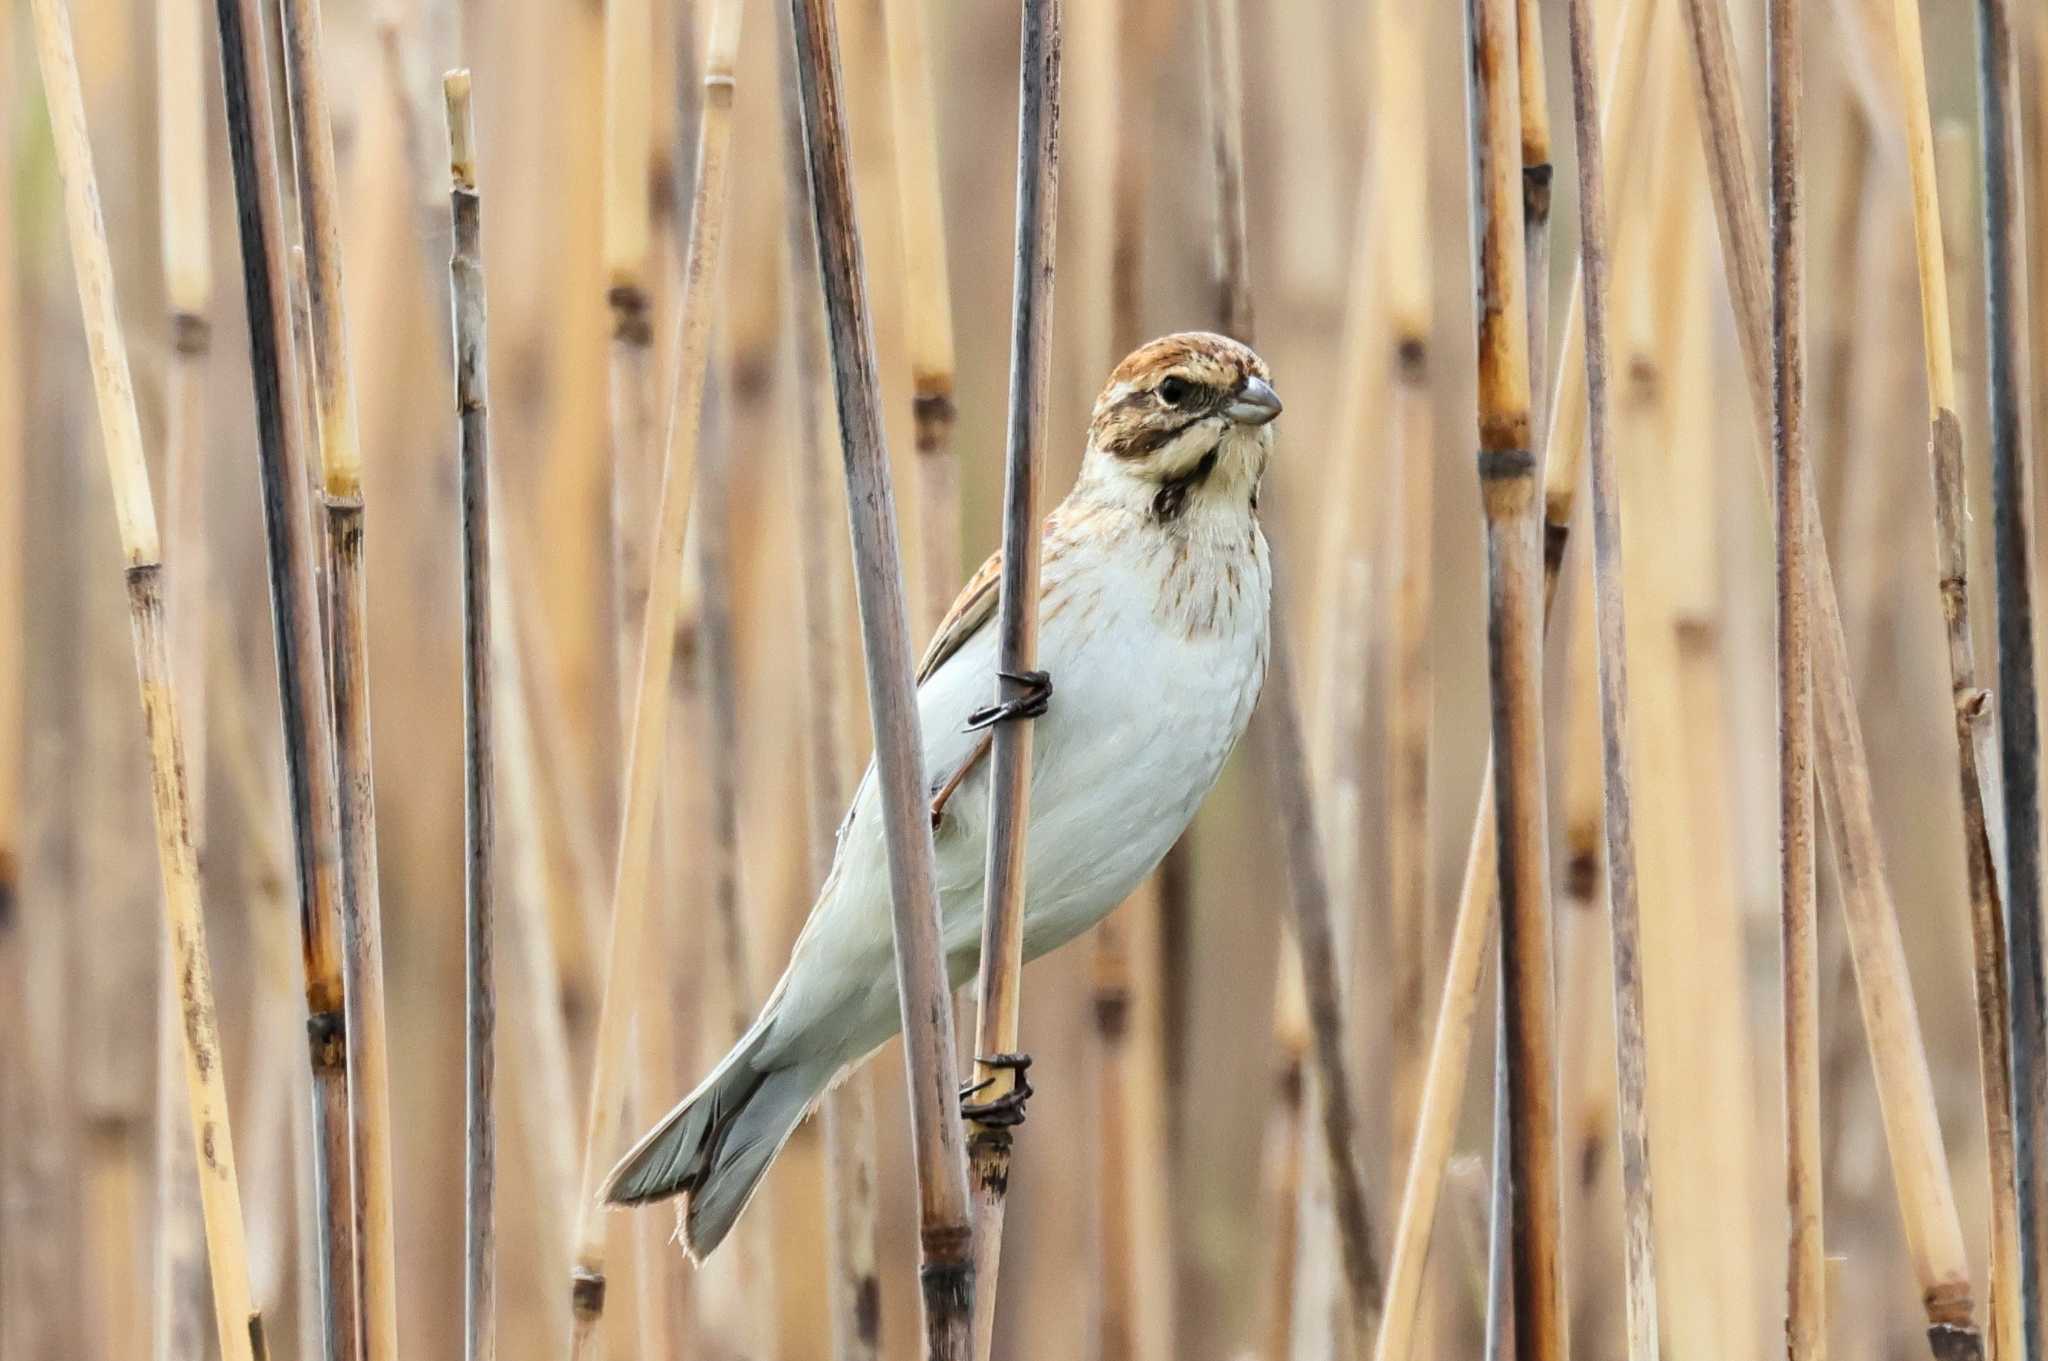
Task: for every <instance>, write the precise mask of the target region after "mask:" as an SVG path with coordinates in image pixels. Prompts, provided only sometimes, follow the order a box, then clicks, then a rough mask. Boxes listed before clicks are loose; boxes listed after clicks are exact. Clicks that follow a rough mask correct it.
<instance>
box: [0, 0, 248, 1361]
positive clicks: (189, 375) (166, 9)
mask: <svg viewBox="0 0 2048 1361" xmlns="http://www.w3.org/2000/svg"><path fill="white" fill-rule="evenodd" d="M205 41H206V28H205V13H204V10H203V9H202V7H201V5H200V3H199V0H160V2H159V4H158V5H157V108H156V113H157V167H158V197H159V199H160V201H161V205H162V250H163V272H164V296H165V299H166V301H167V302H168V303H169V305H170V325H171V364H170V372H169V375H168V377H167V380H166V391H165V400H164V407H165V420H164V483H165V498H166V499H167V500H168V501H169V502H170V543H171V557H172V559H173V560H174V561H175V562H176V564H177V566H176V568H175V569H174V570H173V571H172V572H171V573H170V583H169V588H168V594H169V600H168V602H167V606H168V613H169V615H170V617H171V619H173V620H174V621H175V624H174V626H173V632H174V634H175V636H174V638H173V639H172V645H171V654H172V657H171V665H172V673H173V675H174V676H175V677H176V679H177V682H178V685H179V687H180V688H181V689H182V690H183V692H184V711H183V713H182V714H181V715H180V717H181V718H182V719H183V720H184V725H185V727H184V737H185V741H186V744H187V749H188V750H190V751H192V752H195V753H197V754H198V756H199V759H197V760H194V761H193V762H191V764H190V767H189V769H188V771H187V786H188V797H189V799H190V800H191V807H192V844H193V853H194V855H195V856H196V855H198V854H199V853H200V852H201V851H202V850H203V849H204V847H205V845H206V828H207V825H208V824H207V816H206V808H207V798H206V761H205V753H206V750H207V744H206V735H207V721H206V717H207V714H206V711H207V698H206V670H207V667H206V645H207V625H208V622H209V621H208V617H207V609H208V606H207V594H208V585H209V582H208V575H209V573H208V571H207V566H208V564H207V541H206V537H207V536H206V372H207V351H208V349H209V346H210V342H211V334H212V326H211V321H210V318H209V310H210V307H211V304H212V294H213V261H212V259H211V256H210V246H211V243H212V233H211V231H210V230H209V223H208V216H209V215H208V212H207V195H206V170H207V160H208V157H207V151H206V146H207V143H206V136H205V129H206V91H205V89H204V86H203V82H204V80H205V51H206V48H205ZM0 608H4V605H0ZM4 636H5V635H4V634H0V637H4ZM5 707H6V706H5V705H4V704H0V723H4V722H5V721H6V715H5V713H4V709H5ZM4 779H5V774H4V772H0V781H4ZM0 825H4V824H0ZM4 892H5V889H4V887H0V893H4ZM168 944H169V943H168V942H166V948H165V950H164V951H163V963H162V969H161V972H160V975H159V978H158V983H157V986H158V988H159V990H160V992H161V996H160V997H159V1000H158V1012H157V1069H156V1073H157V1119H156V1128H157V1137H156V1196H157V1200H156V1262H155V1270H154V1272H153V1274H152V1285H153V1287H154V1292H155V1293H154V1299H153V1305H154V1309H155V1327H154V1330H153V1332H154V1341H155V1346H154V1355H155V1357H156V1361H178V1358H183V1357H190V1356H195V1355H198V1354H199V1353H200V1352H201V1351H202V1350H203V1349H204V1347H205V1345H206V1341H205V1339H206V1300H207V1282H206V1232H205V1220H204V1218H203V1209H202V1206H201V1204H200V1200H199V1177H198V1169H197V1166H196V1165H195V1163H194V1161H193V1155H192V1145H191V1143H190V1141H189V1138H188V1136H187V1134H186V1131H184V1130H183V1129H181V1128H180V1127H179V1125H180V1121H179V1119H178V1105H177V1102H176V1101H174V1100H172V1098H171V1092H172V1091H173V1090H174V1089H175V1087H176V1085H177V1083H178V1081H179V1069H180V1066H181V1065H182V1064H183V1062H184V1055H183V1052H182V1051H183V1045H182V1042H181V1041H180V1040H179V1030H180V1024H179V1015H178V1005H177V1000H176V999H177V995H178V994H177V959H176V956H175V954H174V953H173V952H172V951H171V950H170V949H169V948H168Z"/></svg>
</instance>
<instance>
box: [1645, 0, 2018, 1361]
mask: <svg viewBox="0 0 2048 1361" xmlns="http://www.w3.org/2000/svg"><path fill="white" fill-rule="evenodd" d="M1682 18H1683V19H1684V21H1685V23H1684V27H1685V33H1686V38H1687V40H1688V43H1689V45H1690V50H1691V55H1692V63H1691V64H1692V69H1693V77H1694V90H1695V93H1696V94H1697V95H1698V97H1699V101H1700V135H1701V138H1702V139H1703V146H1704V147H1705V151H1706V159H1707V168H1708V182H1709V185H1710V187H1711V188H1712V190H1713V197H1714V210H1715V217H1716V220H1717V222H1718V224H1719V227H1720V232H1721V244H1722V248H1723V259H1724V261H1725V263H1726V266H1727V272H1728V284H1729V292H1730V295H1731V297H1732V299H1733V301H1734V304H1735V323H1736V324H1735V335H1736V340H1737V342H1738V344H1739V347H1740V349H1741V353H1742V358H1743V370H1744V373H1745V375H1746V376H1747V378H1748V380H1749V390H1750V402H1751V415H1752V418H1753V420H1754V423H1755V429H1756V445H1755V447H1756V449H1757V451H1758V458H1759V468H1760V469H1761V470H1762V471H1763V473H1764V477H1765V482H1766V485H1775V483H1774V482H1773V481H1772V478H1773V476H1774V475H1773V473H1772V472H1771V469H1770V468H1769V466H1768V460H1766V459H1764V457H1763V454H1764V451H1766V450H1769V449H1771V448H1773V447H1774V445H1773V442H1772V434H1771V431H1772V426H1773V417H1772V414H1771V413H1772V398H1771V394H1772V390H1773V384H1772V377H1771V367H1772V365H1771V328H1770V302H1769V297H1770V287H1769V279H1770V266H1769V257H1768V252H1767V249H1766V245H1765V241H1766V238H1765V233H1764V222H1763V214H1762V212H1761V210H1760V208H1759V205H1758V202H1757V199H1756V195H1755V192H1754V190H1753V189H1752V187H1751V186H1753V185H1754V184H1755V183H1756V182H1757V176H1756V174H1755V162H1754V159H1753V156H1754V153H1753V151H1752V147H1751V143H1750V142H1749V139H1748V136H1747V134H1746V132H1745V131H1744V129H1743V126H1742V117H1741V109H1740V99H1739V93H1738V89H1737V86H1736V83H1735V76H1734V66H1733V57H1732V55H1731V51H1732V47H1733V38H1732V35H1731V33H1730V26H1729V19H1728V13H1727V9H1726V6H1725V5H1724V4H1723V3H1721V0H1686V3H1685V8H1684V11H1683V14H1682ZM1806 475H1807V476H1809V477H1810V476H1811V475H1812V471H1811V467H1810V465H1807V472H1806ZM1798 500H1799V502H1800V503H1802V504H1804V505H1806V506H1807V507H1808V509H1809V511H1810V512H1811V514H1810V516H1809V524H1808V525H1807V532H1808V534H1809V535H1810V536H1812V537H1813V539H1814V541H1815V551H1814V552H1812V553H1811V554H1810V555H1809V556H1808V559H1807V571H1808V572H1809V574H1810V575H1809V576H1808V577H1807V578H1806V580H1807V584H1808V588H1809V590H1810V591H1811V593H1812V600H1811V602H1810V609H1811V624H1812V640H1811V641H1812V647H1813V672H1812V677H1813V679H1812V684H1813V687H1814V723H1815V738H1816V752H1817V756H1818V764H1817V773H1818V776H1819V779H1820V785H1821V791H1822V795H1823V797H1822V799H1821V812H1822V814H1823V815H1824V816H1825V817H1826V819H1827V823H1828V830H1829V835H1828V841H1829V843H1830V845H1832V846H1833V847H1834V848H1835V855H1836V861H1837V866H1838V869H1839V873H1840V878H1841V883H1842V889H1843V892H1842V895H1841V896H1842V907H1843V914H1844V919H1845V922H1846V924H1847V926H1848V930H1849V944H1850V950H1851V953H1852V955H1853V956H1854V959H1855V963H1856V982H1857V993H1858V999H1859V1001H1860V1002H1861V1004H1862V1012H1863V1024H1864V1029H1865V1032H1866V1034H1867V1036H1868V1038H1869V1043H1870V1053H1871V1065H1872V1069H1873V1071H1874V1073H1875V1075H1876V1078H1877V1085H1878V1092H1879V1105H1880V1109H1881V1111H1882V1114H1883V1116H1884V1123H1885V1143H1886V1146H1887V1149H1888V1151H1889V1153H1890V1155H1891V1162H1892V1178H1893V1183H1894V1186H1895V1188H1896V1190H1897V1193H1898V1199H1899V1210H1900V1215H1901V1218H1903V1219H1904V1221H1905V1228H1906V1239H1907V1246H1908V1250H1909V1252H1910V1254H1911V1256H1912V1261H1913V1271H1914V1275H1915V1277H1916V1279H1917V1280H1918V1283H1919V1286H1920V1294H1921V1299H1922V1302H1923V1304H1924V1305H1925V1307H1926V1311H1927V1320H1928V1325H1929V1329H1930V1333H1931V1334H1932V1340H1933V1341H1934V1342H1935V1343H1936V1344H1937V1345H1938V1346H1939V1347H1941V1348H1942V1349H1943V1350H1944V1351H1946V1349H1948V1348H1951V1347H1954V1346H1958V1345H1963V1346H1971V1347H1974V1346H1976V1345H1978V1344H1976V1343H1974V1342H1970V1341H1968V1340H1967V1339H1970V1338H1972V1337H1973V1336H1974V1335H1975V1333H1976V1323H1975V1320H1974V1318H1973V1317H1972V1314H1973V1304H1972V1300H1971V1285H1970V1273H1969V1261H1968V1255H1967V1253H1966V1251H1965V1249H1964V1246H1963V1234H1962V1221H1961V1217H1960V1215H1959V1214H1958V1213H1957V1210H1956V1203H1955V1192H1954V1189H1953V1187H1952V1185H1951V1184H1950V1181H1949V1177H1948V1173H1947V1166H1948V1162H1947V1155H1946V1152H1945V1151H1944V1148H1943V1142H1942V1136H1941V1126H1940V1122H1939V1120H1938V1119H1937V1116H1936V1112H1935V1107H1934V1086H1933V1079H1932V1076H1931V1075H1930V1072H1929V1069H1928V1063H1927V1053H1926V1048H1925V1045H1924V1043H1923V1041H1922V1039H1921V1035H1920V1025H1919V1009H1918V1005H1917V1003H1916V1002H1915V1000H1914V997H1913V989H1912V980H1911V978H1910V976H1909V975H1908V973H1907V969H1906V960H1905V945H1904V942H1903V940H1902V938H1901V936H1900V934H1899V919H1898V912H1897V909H1896V907H1895V906H1894V904H1893V901H1892V897H1891V889H1890V886H1889V884H1888V883H1887V881H1886V877H1885V870H1884V853H1883V846H1882V843H1881V841H1880V839H1879V836H1878V831H1877V822H1876V813H1875V809H1874V807H1873V798H1872V793H1871V784H1870V766H1869V760H1868V758H1867V756H1866V754H1865V750H1864V746H1863V733H1862V729H1861V727H1860V725H1859V722H1858V720H1857V717H1856V699H1855V693H1854V690H1853V688H1852V685H1851V681H1850V672H1849V662H1848V656H1849V652H1848V642H1847V638H1846V635H1845V633H1844V631H1843V628H1842V614H1841V606H1840V601H1839V599H1838V597H1837V595H1836V592H1835V580H1834V572H1833V568H1832V567H1831V566H1830V564H1829V561H1828V555H1827V553H1826V551H1825V540H1824V538H1823V537H1822V534H1821V529H1820V520H1819V510H1818V507H1817V505H1816V504H1815V498H1814V497H1812V496H1811V495H1810V494H1802V495H1801V497H1799V498H1798Z"/></svg>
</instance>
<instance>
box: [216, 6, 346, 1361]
mask: <svg viewBox="0 0 2048 1361" xmlns="http://www.w3.org/2000/svg"><path fill="white" fill-rule="evenodd" d="M216 15H217V18H218V24H219V34H220V65H221V83H222V86H223V88H224V90H225V94H226V103H227V125H228V151H229V160H230V162H231V164H232V166H233V169H234V179H235V204H236V217H237V226H238V228H239V234H240V237H241V247H242V283H243V290H244V294H245V300H246V304H247V312H248V317H249V351H250V364H251V373H252V378H253V381H254V388H255V398H256V423H257V452H258V456H259V457H258V469H259V474H260V481H261V484H262V490H263V498H262V499H263V521H264V538H265V542H266V545H267V557H266V565H267V568H268V574H269V578H270V605H271V619H272V624H273V629H272V634H273V639H274V642H275V648H276V657H277V675H278V705H279V710H280V716H281V718H282V722H283V730H284V752H285V772H286V785H287V789H288V792H289V799H290V804H291V814H292V841H293V858H294V871H295V874H296V877H297V881H298V898H299V930H300V936H301V958H302V960H303V962H304V971H305V992H306V1016H307V1037H308V1054H309V1058H310V1062H311V1065H312V1071H313V1090H314V1101H315V1104H316V1106H317V1108H318V1118H317V1120H316V1122H315V1125H316V1140H315V1156H314V1179H315V1183H316V1185H317V1187H318V1198H319V1204H320V1214H319V1220H320V1222H319V1225H318V1229H317V1232H316V1235H315V1237H316V1241H317V1242H318V1243H319V1245H320V1249H321V1252H322V1254H323V1259H324V1260H323V1265H322V1275H321V1280H322V1282H323V1292H324V1302H323V1307H322V1315H323V1324H324V1327H323V1337H324V1342H325V1345H324V1351H325V1353H326V1355H327V1358H328V1361H347V1359H348V1358H350V1357H352V1356H353V1355H354V1354H355V1347H356V1318H357V1312H356V1283H355V1270H356V1268H355V1258H356V1254H355V1248H354V1242H355V1214H354V1202H353V1199H352V1196H351V1191H350V1184H351V1178H350V1163H351V1154H350V1150H351V1148H352V1146H353V1144H352V1140H351V1137H350V1127H349V1099H348V1098H349V1094H348V1075H349V1066H350V1065H349V1057H348V1048H349V1032H348V1029H347V1026H346V1023H345V1020H344V1017H343V1011H342V1008H343V984H342V969H343V964H342V954H343V943H342V941H341V939H340V936H341V934H342V923H341V916H342V897H343V892H342V865H341V850H340V845H339V829H338V824H337V800H338V797H339V796H338V794H337V792H336V787H335V786H336V775H335V769H336V767H335V751H334V733H333V730H332V729H331V728H330V726H329V723H328V716H329V714H330V712H331V710H330V709H329V707H328V677H327V674H326V669H325V667H324V665H323V663H322V646H321V626H320V620H321V605H320V596H319V594H318V592H317V588H316V585H315V577H314V572H315V568H314V557H315V554H314V551H313V543H312V540H311V532H312V523H313V522H312V519H311V517H310V516H309V514H308V512H307V504H306V502H307V495H308V493H307V486H308V481H307V479H308V471H307V467H306V461H305V452H304V447H303V442H302V432H301V431H300V430H299V429H298V425H297V413H296V412H295V411H294V410H293V409H292V404H293V402H294V400H295V398H296V395H297V394H298V392H299V388H298V386H297V381H298V378H297V374H296V365H295V364H294V361H293V356H292V353H291V319H290V299H289V297H288V294H287V287H286V281H285V279H286V259H285V250H286V246H285V228H284V219H283V209H282V206H281V204H280V201H279V189H278V161H277V141H276V130H275V128H274V126H273V124H272V122H271V119H270V116H269V111H270V110H271V108H272V107H273V105H272V103H271V94H270V70H269V54H268V52H267V51H266V50H265V47H264V42H263V24H262V19H261V15H260V14H259V12H258V8H257V5H256V3H255V0H218V3H217V6H216Z"/></svg>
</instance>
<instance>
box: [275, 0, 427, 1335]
mask: <svg viewBox="0 0 2048 1361" xmlns="http://www.w3.org/2000/svg"><path fill="white" fill-rule="evenodd" d="M280 9H281V13H282V16H283V29H284V48H285V83H286V87H287V94H288V96H289V98H290V103H291V131H292V152H293V160H294V162H295V163H296V165H297V167H298V191H299V192H298V206H299V230H300V235H301V237H302V238H303V240H304V243H305V249H306V282H307V285H308V289H307V302H308V304H309V308H310V310H309V320H310V322H311V327H310V338H311V341H312V351H313V379H314V387H315V391H316V394H317V399H316V401H315V403H314V410H315V411H316V413H317V415H318V422H317V425H318V435H319V440H320V468H321V496H322V500H323V501H324V503H325V506H326V512H327V541H326V549H327V555H326V567H327V590H328V623H329V634H328V636H329V638H330V640H331V643H332V655H331V656H330V658H329V663H330V666H331V671H332V678H331V683H332V693H333V699H334V737H335V745H336V748H337V751H338V757H339V764H338V773H339V776H340V779H339V784H338V789H339V795H340V800H339V805H338V806H339V813H340V823H339V827H340V833H341V869H342V899H341V944H342V971H343V984H344V991H343V999H344V1001H343V1005H344V1007H345V1008H346V1013H347V1029H348V1037H349V1039H348V1053H349V1058H348V1089H349V1122H350V1127H351V1130H352V1132H353V1135H354V1139H353V1145H352V1148H353V1161H352V1162H351V1164H350V1184H351V1186H352V1188H353V1191H354V1195H355V1228H356V1236H355V1251H356V1266H355V1271H356V1287H357V1289H358V1290H359V1291H360V1292H361V1298H360V1300H359V1301H358V1314H359V1318H360V1325H359V1326H360V1328H361V1337H360V1346H361V1348H362V1358H363V1361H395V1358H396V1357H397V1355H398V1260H397V1251H398V1250H397V1242H396V1238H395V1229H394V1226H393V1224H392V1195H393V1189H392V1181H391V1092H390V1071H391V1065H390V1056H389V1046H388V1044H387V1042H386V1038H385V1021H384V944H383V934H384V932H383V922H382V908H381V906H380V901H379V899H380V895H379V893H378V883H377V806H376V797H375V785H376V781H375V772H374V766H373V763H372V760H371V750H370V638H369V591H368V580H367V566H368V564H367V559H366V557H365V553H364V541H363V531H364V515H363V483H362V468H363V460H362V450H361V447H360V443H359V436H358V431H357V425H356V398H355V381H354V374H353V369H352V366H351V364H350V361H349V352H348V319H347V315H346V313H345V311H344V309H343V300H342V284H341V224H340V220H339V208H338V205H339V201H340V188H339V184H338V181H337V178H336V174H335V167H334V134H333V129H332V126H331V120H330V118H329V115H328V109H327V88H326V77H325V73H324V71H323V69H322V62H321V50H320V49H321V29H320V4H319V0H283V3H282V5H281V6H280Z"/></svg>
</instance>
